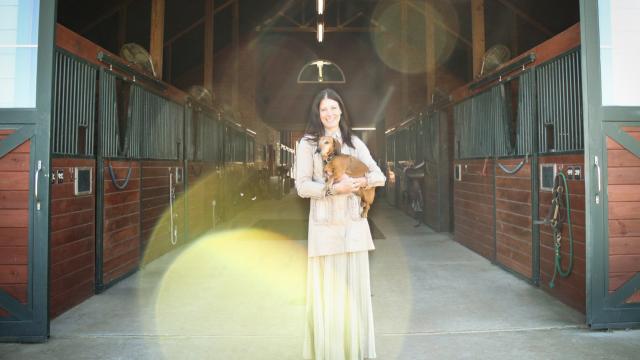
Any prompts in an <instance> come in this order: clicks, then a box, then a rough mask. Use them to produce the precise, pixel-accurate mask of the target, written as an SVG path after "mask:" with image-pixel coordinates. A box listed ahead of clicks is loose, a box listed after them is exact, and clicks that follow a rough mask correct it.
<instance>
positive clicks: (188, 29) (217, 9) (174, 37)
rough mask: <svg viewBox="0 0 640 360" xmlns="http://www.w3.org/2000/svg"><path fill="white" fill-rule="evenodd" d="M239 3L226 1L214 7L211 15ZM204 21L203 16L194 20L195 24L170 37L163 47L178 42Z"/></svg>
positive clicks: (232, 0) (233, 0)
mask: <svg viewBox="0 0 640 360" xmlns="http://www.w3.org/2000/svg"><path fill="white" fill-rule="evenodd" d="M236 1H239V0H227V1H226V2H225V3H223V4H222V5H220V6H218V7H216V9H215V10H214V11H213V14H214V15H215V14H217V13H219V12H220V11H222V10H224V9H226V8H227V7H228V6H229V5H231V4H233V3H234V2H236ZM204 19H205V16H204V15H203V16H202V17H201V18H199V19H198V20H196V21H195V22H193V23H192V24H191V25H189V26H187V27H186V28H184V29H182V30H180V31H179V32H178V33H177V34H175V35H173V36H172V37H170V38H169V39H167V40H166V41H165V42H164V46H169V45H170V44H172V43H174V42H175V41H176V40H178V39H179V38H181V37H183V36H184V35H186V34H187V33H189V32H190V31H191V30H193V29H195V28H196V27H198V26H200V25H201V24H203V23H204Z"/></svg>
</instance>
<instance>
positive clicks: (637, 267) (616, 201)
mask: <svg viewBox="0 0 640 360" xmlns="http://www.w3.org/2000/svg"><path fill="white" fill-rule="evenodd" d="M624 131H626V132H627V133H628V134H629V135H631V136H633V137H634V138H635V139H636V140H638V141H640V127H626V128H624ZM607 154H608V157H607V163H608V169H607V170H608V171H607V175H608V180H609V182H608V184H607V191H608V198H609V291H610V292H612V291H615V290H616V289H618V288H619V287H620V286H622V285H623V284H624V283H625V282H626V281H627V280H629V279H630V278H631V277H632V276H633V275H635V274H636V273H638V272H640V177H639V176H638V174H639V173H640V159H639V158H638V157H637V156H636V155H634V154H633V153H632V152H630V151H629V150H627V149H625V148H624V147H622V146H621V145H620V144H618V143H617V142H615V141H614V140H612V139H611V138H607ZM626 302H628V303H638V302H640V291H638V292H636V293H635V295H633V296H631V297H630V298H629V299H627V300H626Z"/></svg>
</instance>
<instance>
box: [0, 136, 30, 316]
mask: <svg viewBox="0 0 640 360" xmlns="http://www.w3.org/2000/svg"><path fill="white" fill-rule="evenodd" d="M13 133H14V130H0V141H2V140H3V139H5V138H7V137H8V136H10V135H11V134H13ZM30 146H31V142H30V141H25V142H24V143H23V144H22V145H20V146H18V147H16V148H15V149H13V150H11V151H10V152H9V153H7V154H6V155H4V156H3V157H1V158H0V204H1V205H0V289H2V290H4V291H5V292H7V293H8V294H9V295H11V296H12V297H14V298H15V299H16V300H18V301H20V302H22V303H26V301H27V285H28V260H29V203H28V198H29V178H30V177H29V164H30V153H29V150H30ZM4 315H7V313H6V311H4V310H2V309H0V316H4Z"/></svg>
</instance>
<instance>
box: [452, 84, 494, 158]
mask: <svg viewBox="0 0 640 360" xmlns="http://www.w3.org/2000/svg"><path fill="white" fill-rule="evenodd" d="M501 97H502V93H501V87H500V86H495V87H493V88H492V89H490V90H487V91H485V92H482V93H480V94H478V95H476V96H474V97H472V98H469V99H467V100H465V101H463V102H461V103H459V104H457V105H456V106H455V107H454V111H453V113H454V123H455V144H454V145H455V156H456V158H457V159H470V158H485V157H491V156H493V154H494V144H495V131H496V121H497V119H498V118H500V117H501V116H504V115H503V114H504V103H503V101H501V100H500V99H501Z"/></svg>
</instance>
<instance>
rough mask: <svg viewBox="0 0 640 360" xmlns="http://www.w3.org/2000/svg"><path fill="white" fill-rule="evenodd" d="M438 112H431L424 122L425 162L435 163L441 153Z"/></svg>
mask: <svg viewBox="0 0 640 360" xmlns="http://www.w3.org/2000/svg"><path fill="white" fill-rule="evenodd" d="M439 114H440V113H438V112H429V113H428V114H427V115H426V116H425V119H424V121H423V126H422V131H423V136H422V138H423V141H424V145H423V146H424V160H426V161H431V162H435V161H437V159H438V151H439V149H438V148H439V144H440V139H439V124H438V121H439V116H440V115H439Z"/></svg>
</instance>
